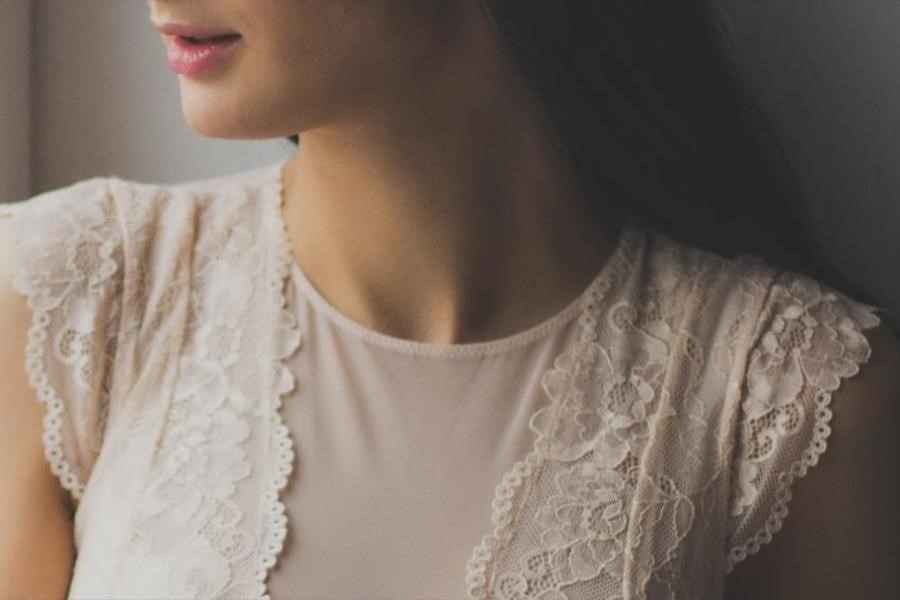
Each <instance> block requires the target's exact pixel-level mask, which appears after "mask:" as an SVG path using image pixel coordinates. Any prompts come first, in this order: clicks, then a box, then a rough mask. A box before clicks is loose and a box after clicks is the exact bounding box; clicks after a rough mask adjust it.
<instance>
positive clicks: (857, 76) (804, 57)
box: [0, 0, 900, 314]
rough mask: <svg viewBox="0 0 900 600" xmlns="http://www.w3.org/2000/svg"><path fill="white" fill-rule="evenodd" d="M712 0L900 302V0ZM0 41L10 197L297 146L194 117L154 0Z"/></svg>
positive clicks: (30, 8) (848, 230) (175, 171)
mask: <svg viewBox="0 0 900 600" xmlns="http://www.w3.org/2000/svg"><path fill="white" fill-rule="evenodd" d="M710 1H714V2H715V3H716V7H717V8H716V9H717V10H719V11H720V12H721V14H722V16H723V18H724V19H725V20H726V22H727V23H728V26H729V28H730V29H731V30H732V31H733V32H734V39H735V42H736V44H737V48H736V49H737V55H736V60H738V61H739V64H740V65H741V71H742V74H743V75H744V76H745V77H747V78H748V81H750V82H751V85H752V87H753V88H754V90H755V92H756V93H757V95H758V98H759V100H760V102H761V104H762V105H763V107H764V109H765V110H766V111H767V112H768V113H769V114H770V115H771V118H772V119H773V120H774V122H775V124H776V128H777V133H778V135H779V136H780V138H781V140H782V141H783V143H784V145H785V146H786V148H787V151H788V154H789V157H790V159H791V161H792V163H793V165H794V167H795V170H796V171H797V174H798V175H799V177H800V179H801V184H802V185H803V186H804V188H805V190H806V192H807V194H808V196H809V197H810V198H812V199H814V201H813V202H812V203H811V205H810V206H809V207H808V215H809V219H810V222H811V223H812V225H813V227H814V230H815V232H816V236H817V240H818V243H819V244H820V246H821V248H822V250H823V251H824V252H825V254H826V256H827V257H828V258H829V259H830V260H831V262H832V263H833V264H834V265H835V266H836V267H838V268H839V270H841V271H842V272H843V273H844V274H846V275H847V277H848V278H849V279H851V280H852V281H853V282H854V283H856V284H858V285H859V286H860V287H861V288H862V289H865V290H867V291H868V292H869V293H870V294H871V295H872V297H873V298H874V299H875V300H876V301H877V302H878V303H880V304H882V305H884V306H886V307H888V308H889V309H891V310H892V311H893V312H894V313H895V314H900V201H898V199H897V194H898V190H900V173H898V170H897V169H895V168H894V160H895V157H896V156H897V154H898V150H900V61H898V58H900V35H898V33H900V2H897V1H894V0H882V1H878V0H871V1H865V0H815V1H812V0H808V1H799V0H797V1H789V0H778V1H774V0H773V1H769V2H763V1H760V0H710ZM0 56H2V57H3V59H2V64H0V199H5V200H11V199H20V198H24V197H27V196H28V195H31V194H35V193H38V192H41V191H44V190H48V189H52V188H55V187H59V186H63V185H67V184H69V183H71V182H74V181H77V180H79V179H85V178H88V177H92V176H95V175H118V176H121V177H123V178H128V179H133V180H137V181H150V182H159V183H169V182H171V183H175V182H180V181H188V180H193V179H198V178H204V177H207V176H216V175H220V174H228V173H233V172H236V171H240V170H244V169H248V168H253V167H256V166H262V165H265V164H269V163H271V162H274V161H275V160H278V159H280V158H283V157H286V156H288V155H290V153H291V152H292V151H293V149H292V146H290V145H289V144H287V142H284V141H282V140H267V141H225V140H216V139H206V138H203V137H201V136H199V135H197V134H196V133H194V132H193V131H191V130H190V129H189V128H188V127H187V126H186V125H185V123H184V121H183V119H182V115H181V105H180V98H179V91H178V81H177V77H176V76H175V75H174V74H173V73H172V72H171V71H170V70H169V68H168V66H167V65H166V63H165V60H164V51H163V47H162V44H161V42H160V40H159V37H158V34H157V33H156V31H155V30H153V29H152V28H151V27H150V24H149V21H148V9H147V6H146V3H145V2H144V1H143V0H37V1H34V2H32V3H31V4H30V5H29V4H28V3H27V2H25V1H23V0H0ZM11 106H12V107H17V109H16V110H13V111H10V110H6V111H5V114H4V110H2V108H3V107H11ZM11 115H13V116H11ZM773 218H777V215H773Z"/></svg>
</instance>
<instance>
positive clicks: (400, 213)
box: [283, 29, 616, 343]
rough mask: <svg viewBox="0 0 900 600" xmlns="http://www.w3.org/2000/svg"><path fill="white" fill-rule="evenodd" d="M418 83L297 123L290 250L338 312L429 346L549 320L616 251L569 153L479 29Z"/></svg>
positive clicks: (287, 176) (290, 174)
mask: <svg viewBox="0 0 900 600" xmlns="http://www.w3.org/2000/svg"><path fill="white" fill-rule="evenodd" d="M472 37H474V38H475V39H474V40H473V39H468V41H465V42H461V43H459V44H458V45H457V46H455V49H456V52H454V53H451V54H450V55H449V57H448V58H447V59H446V61H444V62H443V64H441V66H440V69H439V72H438V73H436V74H433V75H431V76H430V77H429V79H428V81H427V83H425V84H424V85H423V82H421V81H420V82H418V83H419V87H418V88H417V89H416V90H415V93H398V94H397V95H396V96H395V97H393V98H391V99H390V101H385V102H384V103H372V104H368V105H367V106H366V109H365V111H364V112H363V111H359V112H357V113H354V114H353V115H352V116H348V117H347V118H344V119H334V120H332V121H330V122H329V123H328V124H326V125H323V126H321V127H318V128H315V129H310V130H307V131H304V132H303V134H302V136H301V142H300V144H301V149H300V151H298V152H297V154H296V155H295V156H294V157H293V158H292V159H291V160H289V161H288V162H287V163H286V165H285V167H284V172H283V177H284V193H285V207H284V216H285V221H286V223H287V227H288V233H289V237H290V238H291V240H292V250H293V253H294V257H295V259H296V260H297V262H298V263H299V265H300V266H301V268H302V269H303V271H304V273H305V274H306V276H307V278H308V279H309V280H310V282H311V283H312V284H313V285H314V286H315V287H316V288H317V290H318V291H319V292H320V293H321V295H322V296H323V297H324V298H326V299H327V300H328V301H329V302H330V303H331V304H332V305H333V306H335V308H337V309H338V310H339V311H341V312H342V313H344V314H345V315H347V316H348V317H350V318H351V319H353V320H355V321H357V322H359V323H361V324H362V325H364V326H367V327H369V328H371V329H374V330H377V331H380V332H382V333H386V334H388V335H394V336H396V337H401V338H404V339H412V340H416V341H426V342H434V343H464V342H475V341H481V340H487V339H494V338H498V337H505V336H506V335H510V334H512V333H515V332H516V331H519V330H523V329H525V328H528V327H530V326H532V325H535V324H537V323H538V322H541V321H543V320H544V319H546V318H549V317H550V316H552V314H554V313H555V312H557V311H558V310H561V309H562V308H563V307H565V306H566V305H567V304H568V303H570V302H571V301H572V300H573V299H574V298H575V297H576V296H577V294H579V293H580V292H581V291H583V289H584V288H585V287H586V286H587V285H588V283H589V282H590V280H591V279H592V278H593V276H594V275H595V274H596V273H597V271H599V269H600V268H601V266H602V264H603V263H604V262H605V260H607V259H608V257H609V255H610V254H611V252H612V245H613V243H614V241H615V237H616V234H615V231H614V230H613V229H612V226H611V223H606V222H598V221H597V219H596V217H591V216H589V214H590V212H589V210H588V208H587V205H586V204H585V203H586V202H587V200H586V199H585V198H584V196H583V193H582V192H581V189H580V187H579V185H578V182H577V178H576V176H575V173H574V170H573V168H572V166H571V164H570V162H569V161H568V156H567V155H566V153H565V152H564V151H563V150H562V147H561V145H560V143H559V142H558V140H557V138H556V137H555V133H554V131H553V129H552V127H551V125H550V124H549V122H548V121H547V120H546V116H545V115H544V113H543V112H542V111H541V109H540V107H539V106H538V105H537V103H536V102H535V100H534V98H533V97H532V96H531V95H530V93H529V92H528V91H527V90H526V87H525V85H524V82H523V81H522V80H521V79H520V78H519V77H518V76H517V74H516V72H515V71H514V69H513V68H512V66H511V63H509V62H508V58H507V57H506V55H505V54H503V52H501V51H499V45H498V44H497V43H496V41H494V40H493V39H492V38H491V36H490V32H489V31H488V30H487V29H484V30H481V31H480V33H479V34H478V35H473V36H472Z"/></svg>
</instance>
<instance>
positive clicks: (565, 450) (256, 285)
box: [0, 162, 883, 600]
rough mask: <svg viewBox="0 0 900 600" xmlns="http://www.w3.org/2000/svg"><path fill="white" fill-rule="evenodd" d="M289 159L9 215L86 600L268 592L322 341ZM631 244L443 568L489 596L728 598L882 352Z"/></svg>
mask: <svg viewBox="0 0 900 600" xmlns="http://www.w3.org/2000/svg"><path fill="white" fill-rule="evenodd" d="M282 165H283V162H279V163H276V164H274V165H271V166H267V167H265V168H262V169H257V170H253V171H248V172H244V173H240V174H237V175H234V176H230V177H224V178H219V179H213V180H205V181H198V182H192V183H189V184H181V185H165V186H162V185H160V186H157V185H151V184H145V183H138V182H134V181H125V180H122V179H119V178H116V177H107V178H94V179H90V180H85V181H82V182H79V183H77V184H73V185H71V186H69V187H66V188H61V189H58V190H53V191H51V192H47V193H45V194H41V195H39V196H36V197H34V198H31V199H30V200H28V201H26V202H24V203H20V204H19V205H16V206H13V207H4V208H3V209H0V212H5V213H8V214H10V215H11V216H12V218H13V220H12V226H11V231H12V235H13V255H12V257H11V266H12V268H13V269H14V271H15V281H14V286H15V288H16V289H17V290H18V291H19V292H20V293H22V294H23V295H24V296H26V297H27V299H28V302H29V306H30V307H31V309H32V311H33V315H34V320H33V323H32V325H31V328H30V332H29V338H28V340H29V341H28V347H27V349H23V352H26V353H27V363H26V366H27V369H28V375H29V379H30V381H31V383H32V385H33V387H34V388H35V390H36V393H37V396H38V398H39V400H40V401H42V402H45V403H46V404H47V407H48V415H47V418H46V419H45V421H44V435H43V441H44V445H45V450H46V456H47V460H48V463H49V467H50V468H51V469H52V471H53V472H54V473H55V474H56V475H57V476H58V477H59V478H60V481H61V484H62V485H63V486H64V487H65V488H66V489H67V490H69V491H70V493H71V494H72V496H73V498H75V499H76V500H77V501H78V512H77V514H76V544H77V547H78V559H77V562H76V565H75V571H74V576H73V581H72V585H71V587H70V593H69V597H70V598H150V597H153V598H264V597H268V594H269V591H268V589H267V576H268V575H269V571H270V569H272V567H273V566H275V564H276V561H277V560H278V559H279V557H280V556H281V553H282V549H283V546H284V541H285V536H286V534H287V531H288V528H289V527H290V525H291V523H289V519H288V516H287V515H286V514H285V507H284V504H283V502H282V499H283V496H284V488H285V485H286V484H287V481H288V476H289V475H291V473H292V470H293V469H294V468H297V465H296V462H297V461H296V459H297V457H296V454H295V445H294V439H293V437H292V432H291V431H290V428H289V427H287V426H286V424H285V422H284V420H283V418H282V411H281V408H282V406H281V405H282V401H283V399H284V398H286V397H287V395H288V394H289V393H290V392H292V391H294V390H295V386H300V388H302V386H303V385H304V382H303V381H300V380H298V379H297V377H295V375H294V373H292V372H291V369H289V368H288V365H289V364H291V363H290V361H291V359H292V357H295V356H296V353H297V352H302V351H303V350H304V345H305V344H314V343H316V341H315V340H314V339H312V338H311V337H310V336H308V333H309V332H306V331H304V330H303V328H302V327H301V326H300V323H299V322H298V319H297V318H296V316H295V315H294V314H292V312H291V311H290V310H288V308H287V307H286V287H285V283H286V281H287V280H288V275H289V273H290V269H291V265H292V257H291V255H290V251H289V247H288V245H287V241H286V236H285V230H284V223H283V221H282V220H281V213H280V203H281V178H280V175H281V167H282ZM627 231H629V232H630V233H628V234H627V235H624V236H623V238H622V243H621V244H620V247H619V248H618V250H617V253H616V254H615V255H614V256H613V258H612V259H611V260H610V261H609V262H608V263H607V265H605V266H604V269H603V271H602V273H601V274H600V276H599V277H598V278H597V279H596V280H595V281H594V282H593V283H592V286H591V287H590V288H589V289H588V290H587V291H586V293H585V295H584V296H583V301H582V302H581V303H580V304H579V311H578V314H577V318H576V320H575V321H574V323H575V325H576V327H575V331H574V332H573V335H572V336H571V337H570V338H567V339H568V341H567V342H566V344H564V346H565V347H560V348H559V352H558V354H557V355H556V356H555V357H554V359H553V361H552V363H549V364H548V365H546V369H545V370H543V371H542V372H540V373H538V374H536V376H538V377H540V386H541V389H542V392H543V393H544V394H545V397H546V402H545V403H543V404H541V405H540V407H539V408H538V407H537V406H536V407H535V411H534V413H533V414H532V415H531V416H530V417H529V419H528V425H529V431H527V432H523V434H527V435H528V436H531V437H530V444H528V446H527V447H528V451H527V453H525V454H524V455H522V456H521V457H519V459H518V460H517V461H516V462H515V464H514V465H513V466H512V467H510V468H509V469H508V471H506V472H505V474H504V475H503V476H502V478H500V480H499V481H497V482H496V486H495V489H494V494H493V500H492V503H491V506H490V507H485V511H486V512H487V511H490V515H491V523H490V524H489V527H488V530H486V531H484V535H483V536H482V537H481V539H480V540H473V548H472V552H471V554H470V556H469V557H468V559H467V561H466V564H464V565H463V564H458V565H451V566H450V567H449V568H450V569H451V570H452V569H453V568H456V569H457V570H458V573H459V577H460V579H461V581H463V580H464V581H465V589H466V590H467V592H468V595H469V597H471V598H502V599H531V598H535V599H537V598H540V599H541V600H548V599H552V600H557V599H563V598H566V599H570V600H579V599H588V598H590V599H592V600H595V599H597V598H604V599H615V598H622V599H625V598H628V599H631V598H652V599H658V598H678V599H684V598H716V597H720V596H721V593H722V587H723V581H724V576H725V574H726V573H727V572H729V571H730V570H731V568H733V566H734V564H736V563H737V562H739V561H741V560H744V559H745V558H746V557H747V556H749V555H751V554H753V553H755V552H756V551H757V550H758V549H759V547H760V546H761V545H763V544H765V543H767V542H768V541H769V540H770V539H771V538H772V536H773V535H775V534H776V532H777V531H778V529H779V528H780V526H781V523H782V521H783V519H785V518H789V517H787V512H788V506H789V500H790V489H791V484H792V482H793V481H794V480H795V479H796V478H797V477H802V476H803V475H804V474H805V473H806V472H807V470H808V469H809V468H811V467H813V466H814V465H816V464H817V461H818V459H819V456H820V455H821V454H822V452H824V451H825V450H826V447H827V440H828V435H829V433H830V428H829V426H828V423H829V420H830V419H831V417H832V415H831V411H830V410H829V404H830V401H831V396H832V393H833V392H834V391H835V390H837V389H838V388H839V387H840V385H841V382H842V381H843V380H845V379H846V378H848V377H852V376H854V375H855V374H856V373H857V372H858V371H859V369H860V368H861V367H862V365H864V364H865V363H866V362H867V360H868V359H869V357H870V354H871V348H870V346H869V344H868V341H867V338H866V333H865V332H866V330H868V329H871V328H872V327H875V326H876V325H877V324H878V323H879V321H880V319H879V317H878V315H877V313H878V312H879V311H882V310H883V309H882V308H880V307H875V306H870V305H866V304H863V303H861V302H858V301H856V300H854V299H852V298H849V297H848V296H846V295H844V294H842V293H841V292H839V291H838V290H834V289H831V288H829V287H828V286H826V285H824V284H822V283H820V282H817V281H815V280H813V279H811V278H809V277H806V276H804V275H801V274H798V273H793V272H789V271H783V270H779V269H776V268H774V267H772V266H770V265H767V264H765V263H763V262H762V261H760V260H758V259H756V258H754V257H750V256H744V257H738V258H733V259H726V258H723V257H720V256H717V255H715V254H712V253H709V252H705V251H702V250H699V249H696V248H692V247H690V246H687V245H684V244H682V243H679V242H676V241H675V240H671V239H669V238H667V237H665V236H663V235H661V234H659V233H655V232H652V231H644V230H637V229H629V230H627ZM447 360H450V359H447ZM314 375H315V374H313V376H314ZM530 376H531V375H530ZM296 398H301V400H300V401H302V394H301V395H300V396H297V397H296ZM301 464H302V463H301ZM373 510H382V511H387V510H390V507H383V506H382V507H377V509H376V508H375V507H373ZM292 535H296V536H297V537H298V538H302V535H303V532H302V531H300V530H297V531H292ZM436 560H440V557H438V558H436ZM345 568H346V569H347V573H348V576H352V574H353V572H354V566H353V565H352V564H348V565H345Z"/></svg>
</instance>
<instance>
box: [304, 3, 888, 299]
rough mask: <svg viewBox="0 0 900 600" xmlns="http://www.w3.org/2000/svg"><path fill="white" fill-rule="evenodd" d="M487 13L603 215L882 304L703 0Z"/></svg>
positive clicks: (505, 8)
mask: <svg viewBox="0 0 900 600" xmlns="http://www.w3.org/2000/svg"><path fill="white" fill-rule="evenodd" d="M483 2H484V5H483V6H484V8H485V9H486V11H487V15H488V17H489V18H490V19H491V21H492V22H493V24H494V26H495V28H496V31H497V32H498V33H499V34H500V36H501V37H502V39H503V40H504V41H505V46H506V47H507V48H508V49H509V50H510V51H511V52H512V55H513V57H514V59H515V61H514V62H515V63H516V64H517V65H518V67H519V68H520V70H521V72H522V74H523V75H524V77H525V79H526V81H527V82H528V83H529V84H530V86H531V88H532V90H533V92H534V93H535V94H536V96H537V98H538V99H539V100H540V102H541V103H542V105H543V106H544V107H545V109H546V110H547V112H548V114H549V116H550V118H551V121H552V122H553V123H554V124H555V126H556V128H557V131H558V133H559V134H560V137H561V140H562V141H563V144H564V147H565V148H566V149H567V150H568V152H569V154H570V156H571V158H572V160H573V164H574V165H575V168H576V172H577V173H578V176H579V179H580V181H581V183H582V185H584V186H585V189H586V190H587V193H588V194H589V195H590V197H591V198H592V205H593V207H594V208H595V210H596V211H597V214H598V215H603V216H604V218H611V219H615V220H616V221H621V220H622V219H624V218H632V219H634V220H636V221H637V222H638V223H640V224H642V225H645V226H648V227H651V228H653V229H656V230H658V231H660V232H662V233H665V234H667V235H669V236H671V237H673V238H675V239H678V240H682V241H684V242H686V243H689V244H691V245H694V246H697V247H701V248H705V249H708V250H711V251H714V252H717V253H719V254H722V255H725V256H735V255H737V254H753V255H756V256H759V257H762V258H764V259H766V260H768V261H769V262H770V263H772V264H774V265H776V266H779V267H782V268H787V269H791V270H794V271H798V272H803V273H806V274H808V275H811V276H813V277H816V278H818V279H820V280H821V281H823V282H825V283H827V284H830V285H833V286H835V287H837V288H838V289H841V290H843V291H845V292H847V293H849V294H851V295H853V296H855V297H856V298H858V299H860V300H865V301H870V299H869V298H866V296H865V295H864V294H863V293H862V291H861V290H859V289H856V288H855V287H854V286H853V284H852V283H851V282H850V281H848V280H846V279H845V278H844V277H843V276H842V275H841V274H840V273H838V272H837V271H836V270H835V269H834V268H833V267H832V266H831V265H830V264H829V263H828V262H827V261H826V260H825V258H824V257H823V256H822V255H821V254H820V253H819V251H818V249H817V248H816V246H815V244H814V242H813V239H812V236H811V233H810V231H809V229H808V225H807V222H806V220H805V218H804V216H803V212H802V206H803V204H802V202H803V196H802V194H801V191H800V187H799V184H798V181H797V178H796V176H795V175H794V173H793V171H792V169H791V166H790V164H789V162H788V160H787V158H786V156H785V152H784V149H783V148H782V147H781V146H780V145H779V143H778V141H777V138H776V136H775V134H774V127H773V126H772V124H771V123H770V122H769V121H768V120H767V118H766V116H765V114H764V112H763V111H762V110H761V109H760V108H759V106H758V105H757V104H756V103H755V101H754V98H753V97H752V95H751V93H750V91H749V89H748V87H747V85H746V81H745V80H742V79H741V78H740V75H739V74H738V73H739V71H738V69H736V68H735V67H736V63H735V62H730V58H731V57H733V56H734V54H733V53H729V52H727V50H730V47H729V42H730V39H729V34H728V31H727V29H726V28H725V26H724V25H723V24H722V23H721V22H720V21H718V20H717V18H716V12H715V10H714V9H711V8H709V5H707V4H705V3H704V2H703V0H682V1H679V2H673V1H672V0H590V1H581V0H555V1H550V0H483ZM287 139H289V140H291V141H292V142H293V143H294V144H297V143H298V140H299V137H298V136H291V137H289V138H287Z"/></svg>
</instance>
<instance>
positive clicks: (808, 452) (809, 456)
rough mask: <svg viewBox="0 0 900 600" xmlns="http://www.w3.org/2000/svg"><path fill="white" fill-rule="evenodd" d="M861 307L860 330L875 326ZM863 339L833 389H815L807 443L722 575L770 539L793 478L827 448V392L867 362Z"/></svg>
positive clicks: (782, 516) (732, 552) (784, 512)
mask: <svg viewBox="0 0 900 600" xmlns="http://www.w3.org/2000/svg"><path fill="white" fill-rule="evenodd" d="M861 306H862V309H863V310H864V311H865V312H866V313H868V314H869V315H871V316H872V317H873V319H872V320H871V321H870V322H869V323H863V324H861V325H860V328H859V329H860V334H862V333H863V332H865V331H869V330H871V329H874V328H876V327H878V325H879V324H880V323H881V318H880V317H879V316H878V314H877V313H876V312H875V307H873V306H868V305H861ZM862 338H863V340H865V344H866V355H865V357H864V358H860V359H858V360H852V364H853V370H852V372H850V373H847V374H845V375H843V376H842V377H840V379H839V381H838V386H837V387H836V388H835V389H833V390H819V391H818V392H817V394H816V410H815V424H814V425H813V432H814V433H813V439H812V441H811V442H810V444H809V445H808V446H807V447H806V448H804V450H803V453H802V455H801V457H800V459H799V460H796V461H794V462H793V463H791V466H790V468H789V469H788V470H787V471H785V472H783V473H781V474H780V475H779V482H780V485H779V486H778V489H777V490H776V492H775V504H774V505H773V506H772V509H771V510H770V511H769V515H768V517H767V518H766V522H765V524H764V525H763V526H762V527H760V528H758V529H757V530H756V532H755V533H754V534H753V535H752V536H751V537H750V539H748V540H747V541H746V542H744V543H743V544H742V545H740V546H733V547H731V548H729V550H728V552H727V553H726V560H725V575H728V574H729V573H731V572H732V571H733V570H734V567H735V566H736V565H737V564H738V563H739V562H741V561H743V560H744V559H746V558H748V557H750V556H753V555H754V554H756V553H757V552H759V551H760V549H761V548H762V547H764V546H765V545H766V544H768V543H769V542H771V541H772V539H773V537H774V535H775V533H777V532H778V531H779V530H780V529H781V527H782V525H783V524H784V520H785V519H786V518H787V516H788V514H789V506H790V501H791V498H792V497H793V492H792V490H791V486H792V485H793V482H794V481H795V480H798V479H802V478H803V477H805V476H806V474H807V472H808V471H809V468H810V467H814V466H815V465H817V464H818V462H819V457H820V456H822V454H824V453H825V451H826V450H827V449H828V438H829V437H830V436H831V427H830V426H829V425H828V423H829V422H830V421H831V419H832V417H833V416H834V413H832V412H831V408H830V406H831V396H832V394H834V392H836V391H838V390H839V389H840V388H841V384H843V382H844V381H846V380H847V379H851V378H852V377H854V376H856V375H857V374H858V373H859V371H860V369H861V367H862V365H864V364H866V363H867V362H869V359H870V358H871V356H872V346H871V343H870V342H869V338H868V337H867V336H866V335H862Z"/></svg>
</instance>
